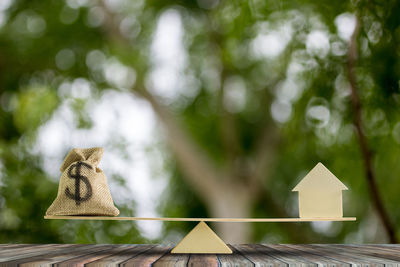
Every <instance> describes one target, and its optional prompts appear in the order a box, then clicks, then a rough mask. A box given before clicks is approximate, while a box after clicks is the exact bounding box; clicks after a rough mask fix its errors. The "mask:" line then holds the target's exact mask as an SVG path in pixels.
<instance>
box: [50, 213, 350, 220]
mask: <svg viewBox="0 0 400 267" xmlns="http://www.w3.org/2000/svg"><path fill="white" fill-rule="evenodd" d="M44 218H45V219H53V220H54V219H58V220H110V221H170V222H201V221H203V222H317V221H338V222H339V221H355V220H356V217H341V218H166V217H161V218H155V217H108V216H53V215H47V216H44Z"/></svg>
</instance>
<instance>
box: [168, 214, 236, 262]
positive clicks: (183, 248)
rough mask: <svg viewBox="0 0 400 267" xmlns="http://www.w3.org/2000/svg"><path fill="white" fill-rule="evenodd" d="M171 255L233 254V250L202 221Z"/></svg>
mask: <svg viewBox="0 0 400 267" xmlns="http://www.w3.org/2000/svg"><path fill="white" fill-rule="evenodd" d="M171 253H202V254H205V253H211V254H232V250H231V249H230V248H229V247H228V246H227V245H226V244H225V243H224V241H222V240H221V238H219V237H218V236H217V234H216V233H214V232H213V230H211V228H210V227H208V225H207V224H206V223H205V222H203V221H201V222H200V223H199V224H198V225H196V227H195V228H193V229H192V231H190V232H189V233H188V234H187V235H186V236H185V237H184V238H183V239H182V240H181V242H179V243H178V245H176V247H175V248H174V249H173V250H172V251H171Z"/></svg>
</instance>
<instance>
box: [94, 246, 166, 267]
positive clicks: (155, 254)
mask: <svg viewBox="0 0 400 267" xmlns="http://www.w3.org/2000/svg"><path fill="white" fill-rule="evenodd" d="M170 250H171V246H165V245H157V246H155V247H153V248H151V249H148V250H146V251H144V252H143V253H140V254H137V255H135V256H134V257H133V258H131V259H129V260H126V261H124V262H123V263H121V264H119V266H125V267H132V266H134V267H136V266H141V267H142V266H143V267H144V266H151V265H152V264H153V263H154V262H156V261H157V260H158V259H160V258H161V257H162V256H164V255H165V254H167V253H169V252H170ZM102 266H104V265H103V264H102ZM93 267H94V266H93Z"/></svg>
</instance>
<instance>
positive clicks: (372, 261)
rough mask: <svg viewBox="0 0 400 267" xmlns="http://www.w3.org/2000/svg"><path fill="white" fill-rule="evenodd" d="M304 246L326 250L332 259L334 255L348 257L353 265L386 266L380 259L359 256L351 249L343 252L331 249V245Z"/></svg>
mask: <svg viewBox="0 0 400 267" xmlns="http://www.w3.org/2000/svg"><path fill="white" fill-rule="evenodd" d="M304 246H310V247H313V248H315V249H320V250H324V251H325V252H327V253H329V254H331V255H332V257H333V255H334V256H335V257H337V256H338V255H340V256H344V257H347V258H348V259H349V260H350V261H352V262H353V263H356V264H361V265H362V266H371V267H383V266H385V264H384V263H383V262H382V261H381V260H379V259H376V258H372V257H366V256H363V255H359V254H357V253H354V251H352V250H350V249H347V250H341V249H336V248H331V247H330V245H321V244H312V245H304Z"/></svg>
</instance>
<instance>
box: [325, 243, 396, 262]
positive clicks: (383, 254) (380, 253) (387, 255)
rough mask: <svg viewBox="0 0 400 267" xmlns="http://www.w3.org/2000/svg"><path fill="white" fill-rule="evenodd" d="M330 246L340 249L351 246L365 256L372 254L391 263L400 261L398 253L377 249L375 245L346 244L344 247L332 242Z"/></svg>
mask: <svg viewBox="0 0 400 267" xmlns="http://www.w3.org/2000/svg"><path fill="white" fill-rule="evenodd" d="M332 247H335V248H336V247H339V248H341V249H346V248H347V249H348V248H351V249H352V250H353V251H355V252H357V253H359V254H363V255H367V256H374V257H376V258H378V259H379V258H382V259H384V260H385V263H386V264H389V263H392V264H397V263H398V262H399V261H400V254H397V255H396V254H393V252H389V251H385V250H382V249H379V248H377V247H375V248H369V247H366V246H360V245H347V246H346V247H343V246H342V245H339V244H333V245H332Z"/></svg>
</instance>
